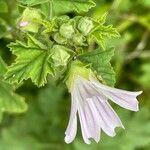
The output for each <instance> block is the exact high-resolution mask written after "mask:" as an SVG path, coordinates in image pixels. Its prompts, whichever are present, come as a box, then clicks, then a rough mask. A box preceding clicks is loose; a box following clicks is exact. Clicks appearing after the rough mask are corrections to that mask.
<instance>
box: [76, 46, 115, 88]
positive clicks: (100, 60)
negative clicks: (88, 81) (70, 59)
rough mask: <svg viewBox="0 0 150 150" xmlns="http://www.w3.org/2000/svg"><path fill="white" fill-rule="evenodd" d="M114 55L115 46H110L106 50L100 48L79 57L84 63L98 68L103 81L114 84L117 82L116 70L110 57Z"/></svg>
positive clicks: (95, 68)
mask: <svg viewBox="0 0 150 150" xmlns="http://www.w3.org/2000/svg"><path fill="white" fill-rule="evenodd" d="M113 55H114V48H109V49H108V50H106V51H104V50H101V49H100V48H99V49H97V50H95V51H92V52H89V53H86V54H82V55H80V56H79V57H78V59H79V60H81V61H82V62H84V63H89V64H91V65H92V68H93V70H96V72H97V74H98V75H99V76H100V78H101V80H102V82H103V83H104V84H107V85H110V86H113V85H114V83H115V72H114V71H113V68H112V67H111V64H110V59H111V57H112V56H113Z"/></svg>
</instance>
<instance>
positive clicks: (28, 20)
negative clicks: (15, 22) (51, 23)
mask: <svg viewBox="0 0 150 150" xmlns="http://www.w3.org/2000/svg"><path fill="white" fill-rule="evenodd" d="M41 18H42V16H41V14H40V13H39V11H38V10H36V9H33V8H32V9H31V8H26V9H25V10H24V12H23V14H22V16H21V19H20V21H19V27H20V28H21V30H23V31H29V32H34V33H36V32H38V29H39V27H40V24H39V23H38V22H37V20H38V19H41Z"/></svg>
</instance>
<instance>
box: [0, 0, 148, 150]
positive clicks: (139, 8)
mask: <svg viewBox="0 0 150 150" xmlns="http://www.w3.org/2000/svg"><path fill="white" fill-rule="evenodd" d="M17 1H19V2H21V3H26V4H28V5H29V6H33V5H35V4H41V3H44V2H46V1H48V0H43V1H37V0H17ZM64 1H65V3H66V6H68V7H67V9H64V8H62V5H63V2H61V3H60V2H59V1H57V0H54V1H53V6H54V8H57V9H55V14H62V13H68V12H70V8H71V10H75V11H76V13H82V14H83V15H84V14H85V12H84V11H87V10H88V9H90V8H92V9H91V10H90V11H89V13H88V15H89V16H93V17H94V18H95V19H98V18H100V16H102V15H103V14H104V13H105V12H108V17H107V20H106V24H113V25H114V26H115V27H117V29H118V31H119V32H120V34H121V37H120V38H115V39H111V40H110V39H109V38H106V39H105V42H106V43H107V44H106V45H105V46H106V47H107V46H108V45H109V47H111V45H112V46H114V45H115V49H116V51H115V55H114V56H113V59H112V65H113V67H114V69H115V72H116V81H117V83H116V87H119V88H123V89H128V90H140V89H142V90H143V91H144V92H143V94H142V96H141V97H140V98H139V101H140V111H139V112H137V113H131V112H128V111H126V110H122V109H120V108H119V107H117V106H114V108H115V109H116V111H117V112H118V114H119V116H120V117H121V119H122V121H123V123H124V125H125V128H126V130H125V131H124V130H122V129H117V135H116V137H114V138H110V137H107V136H105V135H104V134H103V135H102V138H101V142H99V143H98V144H95V143H94V142H93V144H92V145H90V146H87V145H85V144H84V143H83V141H82V137H81V134H80V132H78V136H77V138H76V140H75V141H74V142H73V143H72V144H70V145H66V144H65V143H64V140H63V138H64V132H65V129H66V126H67V123H68V118H69V111H70V95H69V94H68V91H67V89H66V86H65V85H64V84H62V83H61V82H58V81H57V82H55V81H54V79H52V78H51V77H49V78H48V84H47V85H46V86H45V87H41V88H37V87H36V86H35V85H33V83H32V82H31V81H30V80H27V81H25V82H24V84H20V85H16V86H14V85H13V86H12V85H8V83H5V82H3V81H2V80H1V78H2V77H3V75H4V73H5V71H6V67H7V66H6V64H5V63H7V64H8V65H10V64H11V63H12V62H13V60H14V58H15V56H14V55H12V53H11V52H10V50H9V49H8V47H7V45H8V44H9V43H10V42H14V41H15V40H16V38H20V37H18V35H19V33H18V30H16V19H17V18H18V16H19V15H20V13H21V12H22V7H20V6H19V7H18V5H17V4H18V3H17V2H16V0H0V55H1V57H2V59H3V60H4V61H5V63H4V61H3V60H2V59H1V58H0V106H1V108H0V118H1V124H0V150H62V149H64V150H70V149H74V150H97V149H101V150H110V149H111V150H113V149H114V150H126V149H127V150H149V149H150V94H149V92H150V84H149V83H150V43H149V40H150V34H149V33H150V1H149V0H114V1H113V0H95V2H96V7H94V8H93V6H94V3H92V2H91V1H90V0H89V1H88V0H80V1H79V2H82V3H79V2H78V1H77V3H75V5H72V3H71V1H69V0H64ZM38 7H39V8H40V9H41V10H42V12H43V13H44V14H45V15H46V14H47V13H48V12H47V9H48V7H49V6H48V5H47V4H46V3H44V4H42V5H38ZM79 7H82V10H83V11H82V12H80V9H78V8H79ZM69 15H70V16H73V15H74V13H69ZM101 43H102V44H103V41H102V42H101ZM13 46H15V45H11V47H13ZM97 53H100V52H99V51H98V50H97ZM108 53H110V57H111V55H112V53H113V49H110V50H108ZM25 56H26V57H27V55H25ZM22 57H24V56H22ZM82 59H83V58H82ZM92 59H94V58H91V59H90V58H88V59H87V58H86V57H84V61H88V62H90V61H92ZM108 59H109V58H108ZM96 65H97V64H95V66H96ZM106 65H107V66H108V68H110V67H109V63H108V62H107V61H106ZM108 70H109V69H108ZM99 71H101V70H99ZM110 71H111V68H110ZM111 72H112V76H114V73H113V71H111ZM34 79H35V78H34ZM37 80H38V79H37ZM110 81H111V82H113V81H112V80H110ZM39 82H40V81H39ZM113 83H114V82H113ZM113 83H110V84H113ZM40 84H43V83H40ZM14 90H16V93H14ZM24 97H25V101H26V102H27V103H28V109H27V106H26V104H25V103H24ZM10 100H11V103H12V104H11V105H9V104H10ZM16 105H17V108H18V109H17V110H16V109H15V108H16ZM10 106H11V107H10ZM3 107H5V109H3ZM26 110H27V112H25V113H23V114H17V112H24V111H26ZM9 111H10V112H11V114H8V113H7V112H9ZM2 115H3V118H2Z"/></svg>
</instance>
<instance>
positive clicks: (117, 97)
mask: <svg viewBox="0 0 150 150" xmlns="http://www.w3.org/2000/svg"><path fill="white" fill-rule="evenodd" d="M91 82H92V83H93V86H94V87H95V88H96V89H97V90H98V91H99V92H100V93H102V94H103V95H104V96H106V97H107V98H109V99H110V100H112V101H113V102H114V103H116V104H118V105H120V106H121V107H123V108H126V109H129V110H132V111H138V110H139V108H138V104H139V103H138V101H137V99H136V97H137V96H138V95H140V94H141V93H142V92H141V91H140V92H130V91H125V90H120V89H116V88H112V87H109V86H106V85H103V84H101V83H99V82H98V81H97V80H94V79H92V80H91Z"/></svg>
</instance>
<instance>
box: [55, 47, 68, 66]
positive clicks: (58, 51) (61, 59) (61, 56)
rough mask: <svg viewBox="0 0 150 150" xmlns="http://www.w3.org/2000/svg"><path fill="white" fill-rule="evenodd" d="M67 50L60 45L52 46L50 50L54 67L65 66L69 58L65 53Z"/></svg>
mask: <svg viewBox="0 0 150 150" xmlns="http://www.w3.org/2000/svg"><path fill="white" fill-rule="evenodd" d="M67 51H69V49H68V48H66V47H64V46H61V45H54V46H53V48H52V60H53V62H54V64H55V66H57V67H58V66H66V65H67V63H68V60H69V58H70V54H69V53H68V52H67Z"/></svg>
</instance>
